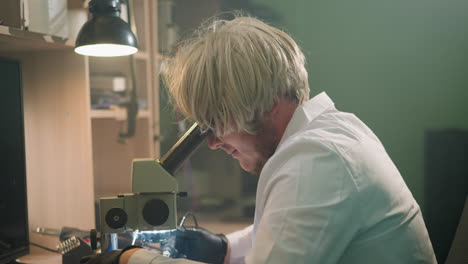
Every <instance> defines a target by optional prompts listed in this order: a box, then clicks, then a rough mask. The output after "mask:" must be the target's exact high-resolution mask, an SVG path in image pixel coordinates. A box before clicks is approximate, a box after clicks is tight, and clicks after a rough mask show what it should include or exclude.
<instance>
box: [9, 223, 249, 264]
mask: <svg viewBox="0 0 468 264" xmlns="http://www.w3.org/2000/svg"><path fill="white" fill-rule="evenodd" d="M199 223H200V226H202V227H204V228H206V229H208V230H209V231H211V232H214V233H224V234H228V233H231V232H234V231H237V230H240V229H243V228H244V227H246V226H248V225H249V224H251V223H249V222H243V221H242V222H237V221H233V222H225V221H218V220H215V219H210V218H208V219H204V218H202V219H200V220H199ZM30 240H31V242H33V243H36V244H39V245H44V246H46V247H48V248H51V249H54V248H55V246H56V245H57V243H58V238H57V237H51V236H45V235H38V234H31V235H30ZM29 250H30V253H29V255H26V256H23V257H20V258H19V259H18V260H17V261H18V262H19V263H24V264H62V255H61V254H59V253H54V252H50V251H47V250H45V249H41V248H39V247H36V246H34V245H31V246H30V247H29Z"/></svg>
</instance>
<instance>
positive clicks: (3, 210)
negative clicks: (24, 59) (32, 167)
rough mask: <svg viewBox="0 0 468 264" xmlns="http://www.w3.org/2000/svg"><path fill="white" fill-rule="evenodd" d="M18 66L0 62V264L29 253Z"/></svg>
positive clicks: (1, 59)
mask: <svg viewBox="0 0 468 264" xmlns="http://www.w3.org/2000/svg"><path fill="white" fill-rule="evenodd" d="M20 66H21V65H20V63H19V62H18V61H15V60H10V59H4V58H0V124H1V126H0V264H5V263H14V260H15V259H16V258H18V257H20V256H23V255H26V254H28V252H29V234H28V210H27V197H26V162H25V147H24V125H23V100H22V85H21V67H20Z"/></svg>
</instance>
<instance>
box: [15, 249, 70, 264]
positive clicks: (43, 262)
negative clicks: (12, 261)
mask: <svg viewBox="0 0 468 264" xmlns="http://www.w3.org/2000/svg"><path fill="white" fill-rule="evenodd" d="M17 261H18V263H25V264H62V255H61V254H59V253H53V252H50V251H47V250H44V249H41V248H38V247H36V246H33V245H31V246H30V247H29V255H26V256H24V257H20V258H19V259H17Z"/></svg>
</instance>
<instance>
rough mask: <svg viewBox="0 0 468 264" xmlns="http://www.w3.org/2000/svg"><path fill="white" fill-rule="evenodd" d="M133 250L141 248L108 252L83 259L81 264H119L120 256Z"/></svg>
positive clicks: (130, 247) (127, 248)
mask: <svg viewBox="0 0 468 264" xmlns="http://www.w3.org/2000/svg"><path fill="white" fill-rule="evenodd" d="M132 248H141V247H139V246H128V247H126V248H124V249H121V250H112V251H107V252H104V253H101V254H95V255H89V256H85V257H82V258H81V260H80V263H85V264H119V259H120V255H122V254H123V253H124V252H125V251H127V250H129V249H132Z"/></svg>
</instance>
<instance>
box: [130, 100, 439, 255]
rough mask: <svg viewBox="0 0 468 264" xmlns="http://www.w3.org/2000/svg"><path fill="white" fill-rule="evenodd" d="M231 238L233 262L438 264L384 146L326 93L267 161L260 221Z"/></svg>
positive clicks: (306, 107)
mask: <svg viewBox="0 0 468 264" xmlns="http://www.w3.org/2000/svg"><path fill="white" fill-rule="evenodd" d="M227 237H228V240H229V244H230V246H231V259H230V260H231V264H237V263H243V262H245V263H281V264H284V263H319V264H327V263H359V264H367V263H372V264H375V263H379V264H386V263H391V264H394V263H399V264H402V263H437V262H436V259H435V256H434V252H433V249H432V245H431V243H430V240H429V236H428V234H427V230H426V227H425V224H424V221H423V218H422V215H421V211H420V209H419V206H418V204H417V203H416V201H415V200H414V198H413V196H412V194H411V192H410V191H409V189H408V187H407V186H406V184H405V183H404V181H403V179H402V177H401V175H400V173H399V172H398V170H397V168H396V167H395V165H394V164H393V162H392V161H391V159H390V158H389V157H388V155H387V153H386V151H385V149H384V147H383V146H382V144H381V143H380V141H379V140H378V139H377V137H376V136H375V135H374V134H373V133H372V131H371V130H370V129H369V128H368V127H367V126H366V125H365V124H364V123H362V122H361V121H360V120H359V119H358V118H357V117H356V116H354V115H353V114H349V113H344V112H340V111H338V110H336V109H335V107H334V104H333V102H332V101H331V99H330V98H329V97H328V96H327V95H326V94H325V93H321V94H319V95H317V96H315V97H314V98H312V99H311V100H309V101H308V102H306V103H305V104H303V105H301V106H300V107H298V108H297V109H296V111H295V113H294V115H293V117H292V119H291V121H290V122H289V124H288V127H287V128H286V131H285V133H284V135H283V137H282V139H281V142H280V143H279V145H278V148H277V149H276V151H275V153H274V155H273V156H272V157H271V158H270V159H269V160H268V162H267V163H266V164H265V166H264V168H263V170H262V172H261V174H260V178H259V183H258V187H257V196H256V210H255V219H254V224H253V226H250V227H248V228H246V229H244V230H241V231H238V232H235V233H232V234H229V235H228V236H227ZM130 263H136V262H132V261H131V262H130ZM139 263H140V264H141V263H142V262H139ZM153 263H157V262H153Z"/></svg>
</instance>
